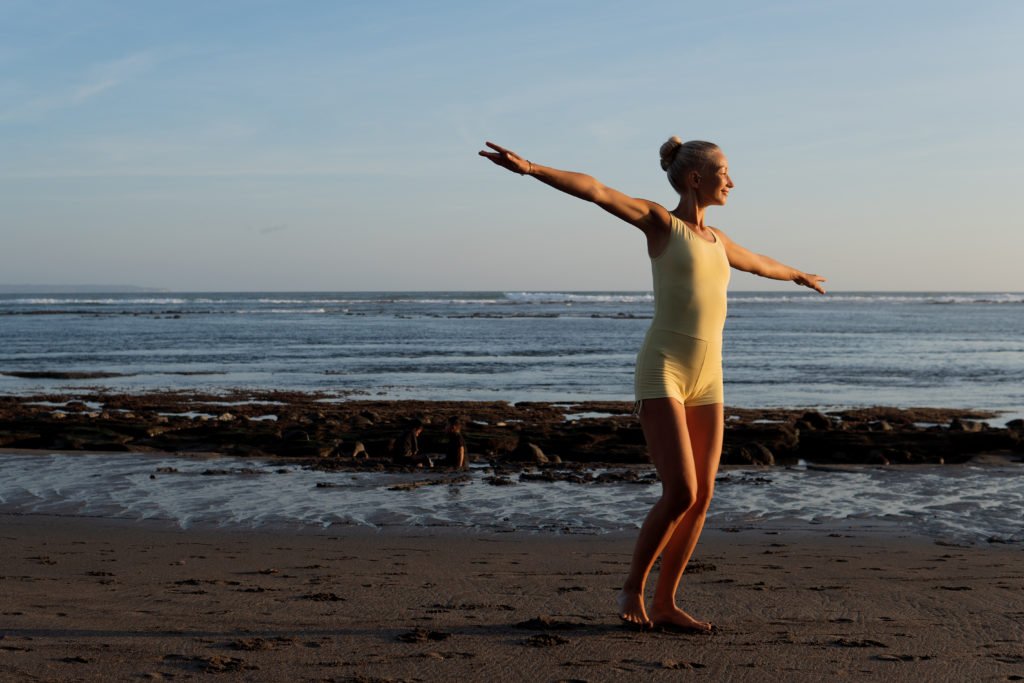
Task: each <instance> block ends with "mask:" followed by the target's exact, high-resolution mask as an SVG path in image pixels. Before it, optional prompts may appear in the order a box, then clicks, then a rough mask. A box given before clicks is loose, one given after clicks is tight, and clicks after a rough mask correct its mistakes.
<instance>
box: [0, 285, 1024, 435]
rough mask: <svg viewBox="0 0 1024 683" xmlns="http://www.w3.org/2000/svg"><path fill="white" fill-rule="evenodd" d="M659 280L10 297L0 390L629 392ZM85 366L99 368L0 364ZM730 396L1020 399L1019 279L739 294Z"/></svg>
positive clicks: (774, 401)
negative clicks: (469, 288)
mask: <svg viewBox="0 0 1024 683" xmlns="http://www.w3.org/2000/svg"><path fill="white" fill-rule="evenodd" d="M652 308H653V299H652V295H651V293H650V292H425V293H424V292H386V293H381V292H361V293H247V294H237V293H231V294H224V293H188V294H185V293H168V294H152V295H149V294H147V295H143V296H140V295H132V294H118V295H95V294H90V295H66V296H32V295H24V294H18V295H0V393H6V394H28V393H41V392H46V393H53V392H73V391H76V390H83V389H88V388H101V389H106V390H114V391H128V392H134V391H148V390H155V389H185V390H204V391H211V390H212V391H219V390H227V389H234V388H243V389H259V390H267V389H288V390H303V391H320V392H337V393H338V394H339V395H340V396H353V397H360V398H372V399H428V400H429V399H436V400H507V401H512V402H515V401H523V400H533V401H585V400H623V401H628V400H632V384H633V383H632V375H633V363H634V359H635V357H636V352H637V350H638V349H639V347H640V344H641V342H642V339H643V336H644V333H645V331H646V329H647V326H648V325H649V323H650V317H651V313H652ZM69 371H70V372H90V373H107V374H113V375H116V376H113V377H104V378H93V379H78V380H67V379H27V378H20V377H17V376H12V375H11V374H4V373H19V372H69ZM725 392H726V403H727V404H728V405H732V406H740V407H777V406H783V407H799V406H815V407H831V406H861V405H879V404H883V405H895V406H901V407H907V406H935V407H954V408H979V409H988V410H994V411H1004V412H1005V413H1006V415H1007V416H1008V417H1018V416H1020V414H1021V412H1022V411H1024V294H1020V293H989V294H978V293H972V294H957V293H855V292H850V293H834V294H828V295H826V296H820V295H818V294H815V293H813V292H807V293H802V292H800V291H799V290H796V289H794V291H793V292H792V293H788V294H781V293H763V292H762V293H751V292H732V293H730V295H729V316H728V319H727V322H726V329H725Z"/></svg>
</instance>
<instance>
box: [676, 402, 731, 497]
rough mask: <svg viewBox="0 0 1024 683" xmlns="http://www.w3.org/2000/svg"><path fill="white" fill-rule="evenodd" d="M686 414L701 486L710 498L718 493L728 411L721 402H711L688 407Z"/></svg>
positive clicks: (688, 432) (695, 467)
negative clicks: (716, 491) (716, 479)
mask: <svg viewBox="0 0 1024 683" xmlns="http://www.w3.org/2000/svg"><path fill="white" fill-rule="evenodd" d="M685 412H686V426H687V434H688V436H689V437H690V450H691V452H692V453H693V463H694V469H695V472H696V478H697V485H698V487H699V489H700V490H702V491H705V492H707V493H708V494H709V495H710V492H711V491H712V490H714V486H715V475H716V474H718V463H719V461H720V460H721V459H722V440H723V437H724V433H725V410H724V408H723V406H722V404H721V403H711V404H708V405H702V406H687V407H686V409H685Z"/></svg>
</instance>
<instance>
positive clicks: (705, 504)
mask: <svg viewBox="0 0 1024 683" xmlns="http://www.w3.org/2000/svg"><path fill="white" fill-rule="evenodd" d="M714 493H715V488H714V487H713V486H707V487H704V486H701V487H698V488H697V493H696V495H695V496H694V499H693V507H694V508H696V509H698V510H700V511H701V512H707V511H708V508H710V507H711V496H712V495H714Z"/></svg>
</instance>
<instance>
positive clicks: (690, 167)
mask: <svg viewBox="0 0 1024 683" xmlns="http://www.w3.org/2000/svg"><path fill="white" fill-rule="evenodd" d="M718 151H721V150H719V148H718V145H716V144H715V143H713V142H705V141H704V140H690V141H689V142H683V141H682V139H681V138H679V137H678V136H676V135H673V136H672V137H670V138H669V139H668V142H666V143H665V144H663V145H662V146H661V170H663V171H665V172H666V173H667V174H668V182H669V184H670V185H671V186H672V189H673V190H675V191H676V192H678V193H679V194H680V195H684V194H686V193H687V192H689V189H688V188H687V187H686V183H685V181H686V174H687V173H689V172H690V171H697V172H698V173H701V172H708V171H711V170H713V169H714V153H715V152H718Z"/></svg>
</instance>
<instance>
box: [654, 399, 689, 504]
mask: <svg viewBox="0 0 1024 683" xmlns="http://www.w3.org/2000/svg"><path fill="white" fill-rule="evenodd" d="M640 426H641V427H642V428H643V432H644V438H645V439H646V440H647V451H648V453H650V456H651V461H652V462H653V463H654V468H655V469H656V470H657V471H658V476H659V477H660V478H661V483H662V487H663V488H664V489H665V491H666V492H669V493H673V492H679V490H680V489H685V490H686V491H687V492H688V493H689V494H690V495H695V494H696V492H697V486H698V480H697V471H696V467H695V463H694V454H693V448H692V446H691V443H690V433H689V424H688V420H687V409H685V408H684V407H683V404H682V403H680V402H679V401H678V400H676V399H674V398H649V399H645V400H644V402H643V407H642V408H641V410H640Z"/></svg>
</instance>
